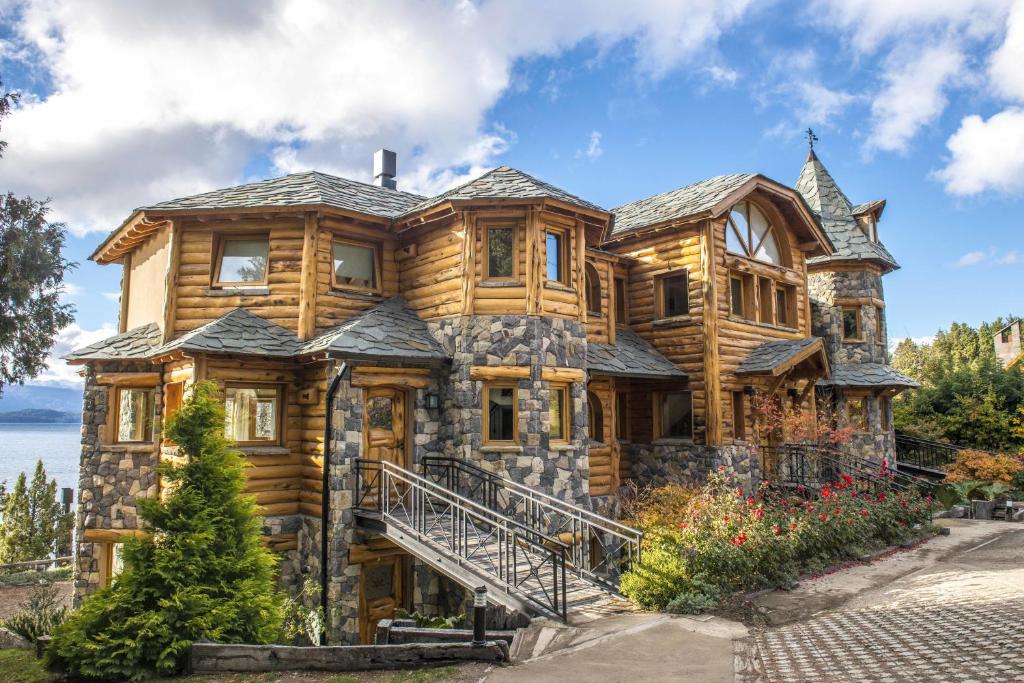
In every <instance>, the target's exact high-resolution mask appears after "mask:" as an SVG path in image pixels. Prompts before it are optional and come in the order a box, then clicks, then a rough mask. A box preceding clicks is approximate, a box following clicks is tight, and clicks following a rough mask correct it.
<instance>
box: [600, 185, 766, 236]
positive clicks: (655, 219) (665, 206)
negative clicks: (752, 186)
mask: <svg viewBox="0 0 1024 683" xmlns="http://www.w3.org/2000/svg"><path fill="white" fill-rule="evenodd" d="M755 177H756V174H754V173H732V174H730V175H720V176H715V177H714V178H708V179H707V180H702V181H700V182H699V183H693V184H692V185H687V186H686V187H680V188H679V189H677V190H671V191H669V192H663V193H661V194H656V195H654V196H653V197H647V198H646V199H639V200H637V201H635V202H630V203H629V204H623V205H622V206H619V207H616V208H614V209H612V214H613V215H614V216H615V225H614V226H613V227H612V232H611V235H612V237H616V236H618V235H621V234H623V233H627V232H629V231H631V230H636V229H637V228H642V227H644V226H646V225H652V224H654V223H661V222H662V221H668V220H673V219H676V218H682V217H684V216H691V215H693V214H697V213H700V212H702V211H707V210H709V209H711V208H712V207H714V206H715V205H717V204H718V203H719V202H720V201H722V199H724V198H725V197H727V196H728V195H730V194H731V193H733V192H735V191H736V190H737V189H739V188H740V187H742V186H743V185H744V183H747V182H749V181H750V180H751V179H752V178H755Z"/></svg>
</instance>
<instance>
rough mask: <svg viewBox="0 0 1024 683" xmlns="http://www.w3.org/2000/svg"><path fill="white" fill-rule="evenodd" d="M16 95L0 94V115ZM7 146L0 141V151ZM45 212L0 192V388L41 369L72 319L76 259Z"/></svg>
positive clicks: (58, 225) (61, 228)
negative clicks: (68, 280) (70, 284)
mask: <svg viewBox="0 0 1024 683" xmlns="http://www.w3.org/2000/svg"><path fill="white" fill-rule="evenodd" d="M0 85H2V84H0ZM17 99H18V98H17V95H15V94H12V93H5V94H3V95H0V120H2V119H3V118H4V117H6V116H7V114H8V113H9V112H10V109H11V107H12V106H13V105H14V104H15V103H16V102H17ZM5 147H6V143H4V142H2V141H0V153H2V152H3V149H4V148H5ZM48 213H49V208H48V207H47V204H46V202H37V201H36V200H34V199H32V198H31V197H17V196H15V195H14V194H13V193H10V192H8V193H6V194H0V391H2V390H3V387H4V386H6V385H8V384H11V383H12V382H13V383H19V384H20V383H22V382H24V381H25V380H26V379H30V378H32V377H35V376H36V375H38V374H39V373H40V372H41V371H42V370H43V369H45V367H46V358H47V355H48V354H49V351H50V347H52V346H53V340H54V338H55V337H56V335H57V333H58V332H59V331H60V330H61V329H62V328H64V327H67V326H68V325H70V324H71V323H72V322H73V321H74V317H73V315H72V313H73V312H74V308H73V307H72V306H70V305H69V304H63V303H61V301H60V295H61V292H62V290H63V288H64V274H65V272H67V271H68V270H70V269H71V268H73V267H74V264H73V263H70V262H69V261H67V260H65V259H64V257H63V256H62V251H63V249H64V224H63V223H50V222H49V221H47V219H46V217H47V214H48Z"/></svg>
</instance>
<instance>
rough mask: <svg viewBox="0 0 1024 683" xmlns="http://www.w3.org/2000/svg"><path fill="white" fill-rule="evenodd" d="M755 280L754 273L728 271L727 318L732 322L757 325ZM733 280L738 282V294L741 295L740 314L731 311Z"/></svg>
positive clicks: (756, 277)
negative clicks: (737, 321)
mask: <svg viewBox="0 0 1024 683" xmlns="http://www.w3.org/2000/svg"><path fill="white" fill-rule="evenodd" d="M757 279H758V276H757V275H755V274H754V273H748V272H746V271H745V270H730V271H729V317H730V318H732V319H733V320H742V321H743V322H746V323H752V324H757V322H758V320H757V310H756V304H755V302H756V300H757V290H756V288H757ZM733 280H738V281H739V283H740V292H741V295H742V299H741V306H740V308H742V309H743V313H742V314H737V313H734V312H733V310H732V304H733V301H732V283H733Z"/></svg>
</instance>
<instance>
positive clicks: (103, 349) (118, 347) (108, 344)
mask: <svg viewBox="0 0 1024 683" xmlns="http://www.w3.org/2000/svg"><path fill="white" fill-rule="evenodd" d="M159 344H160V328H159V327H158V326H157V324H156V323H149V324H147V325H143V326H142V327H136V328H134V329H131V330H128V331H127V332H124V333H122V334H117V335H114V336H113V337H108V338H106V339H104V340H103V341H98V342H96V343H95V344H90V345H89V346H86V347H83V348H81V349H76V350H74V351H72V352H71V353H69V354H67V355H66V356H64V360H67V361H86V360H134V359H139V360H141V359H144V358H148V357H149V356H150V355H152V353H153V349H155V348H156V347H157V346H158V345H159Z"/></svg>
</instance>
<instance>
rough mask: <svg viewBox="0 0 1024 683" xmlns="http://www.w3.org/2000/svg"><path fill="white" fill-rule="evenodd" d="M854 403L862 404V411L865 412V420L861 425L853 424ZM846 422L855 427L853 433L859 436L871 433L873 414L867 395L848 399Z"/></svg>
mask: <svg viewBox="0 0 1024 683" xmlns="http://www.w3.org/2000/svg"><path fill="white" fill-rule="evenodd" d="M854 402H859V403H860V404H861V409H862V411H863V420H862V421H861V423H860V424H854V423H853V416H852V414H851V412H850V406H851V405H852V404H853V403H854ZM846 422H847V424H849V425H850V426H851V427H853V431H854V432H856V433H858V434H864V433H866V432H869V431H871V414H870V412H869V409H868V397H867V396H866V395H864V394H854V395H853V396H847V397H846Z"/></svg>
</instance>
